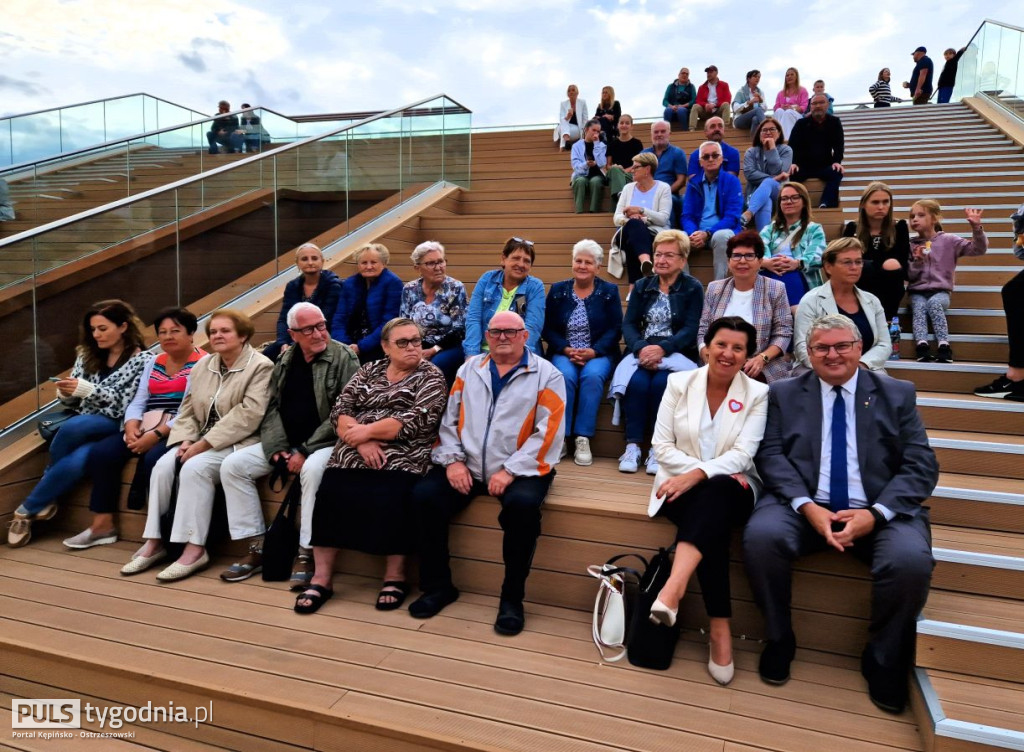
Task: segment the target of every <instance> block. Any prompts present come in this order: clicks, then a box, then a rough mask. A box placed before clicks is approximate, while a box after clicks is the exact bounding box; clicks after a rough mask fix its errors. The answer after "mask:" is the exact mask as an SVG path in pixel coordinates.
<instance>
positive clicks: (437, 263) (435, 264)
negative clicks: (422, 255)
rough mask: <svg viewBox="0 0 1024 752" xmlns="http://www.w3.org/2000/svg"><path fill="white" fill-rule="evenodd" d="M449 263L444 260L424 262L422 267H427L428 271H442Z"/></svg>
mask: <svg viewBox="0 0 1024 752" xmlns="http://www.w3.org/2000/svg"><path fill="white" fill-rule="evenodd" d="M447 264H448V262H447V261H445V260H444V259H441V260H440V261H424V262H423V263H422V264H420V266H425V267H427V268H428V269H440V268H441V267H442V266H447Z"/></svg>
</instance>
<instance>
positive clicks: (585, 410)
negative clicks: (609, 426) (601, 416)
mask: <svg viewBox="0 0 1024 752" xmlns="http://www.w3.org/2000/svg"><path fill="white" fill-rule="evenodd" d="M551 363H552V364H553V365H554V366H555V368H557V369H558V370H559V372H560V373H561V374H562V377H563V378H564V379H565V435H566V436H567V437H568V436H586V437H587V438H588V439H590V438H593V437H594V433H595V432H596V431H597V409H598V408H599V407H600V406H601V397H602V396H603V395H604V385H605V382H606V381H608V377H609V376H611V374H612V361H611V358H605V357H597V358H594V359H593V360H589V361H587V363H586V364H585V365H582V366H578V365H576V364H575V363H573V362H572V361H571V360H569V358H568V357H566V356H565V355H552V356H551ZM577 395H579V406H578V407H577V405H576V400H577ZM573 418H575V423H574V422H573Z"/></svg>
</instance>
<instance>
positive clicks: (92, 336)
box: [7, 300, 153, 546]
mask: <svg viewBox="0 0 1024 752" xmlns="http://www.w3.org/2000/svg"><path fill="white" fill-rule="evenodd" d="M79 343H80V344H79V346H78V357H77V358H76V359H75V365H74V367H73V368H72V369H71V375H70V376H69V377H67V378H64V379H61V380H60V381H58V382H57V395H58V397H59V398H60V401H61V402H62V403H64V405H65V406H66V407H69V408H71V409H73V410H74V411H75V412H77V413H78V415H76V416H75V417H73V418H71V419H70V420H67V421H65V422H64V423H63V424H62V425H61V427H60V431H58V432H57V435H56V437H54V439H53V443H52V444H51V445H50V464H49V466H48V467H47V468H46V470H45V471H44V472H43V477H42V478H41V479H40V480H39V483H37V484H36V487H35V488H34V489H32V493H30V494H29V495H28V498H26V499H25V501H24V502H22V504H21V506H19V507H18V508H17V510H15V512H14V520H13V522H11V528H10V531H9V532H8V535H7V543H8V544H9V545H11V546H24V545H25V544H26V543H28V542H29V540H30V539H31V538H32V521H33V520H48V519H51V518H52V517H53V516H54V515H55V514H57V502H56V500H57V499H58V498H59V497H60V496H61V495H63V494H65V493H67V492H68V491H70V490H71V489H72V488H73V487H74V485H75V484H76V483H77V482H78V481H79V480H81V479H82V478H83V477H85V472H86V461H87V459H88V456H89V450H90V448H91V447H92V445H93V444H94V443H95V442H97V441H99V440H100V439H104V438H106V437H107V436H109V435H111V434H113V433H117V432H118V431H119V430H120V429H121V421H122V419H123V418H124V411H125V410H126V409H127V407H128V403H130V402H131V400H132V397H133V396H134V395H135V390H136V389H137V388H138V386H139V378H140V377H141V376H142V372H143V370H144V369H145V367H146V364H147V363H148V362H149V361H150V359H151V358H152V357H153V356H152V354H151V353H148V352H146V351H145V350H144V349H143V340H142V322H140V321H139V318H138V316H136V315H135V310H134V309H133V308H132V307H131V306H130V305H128V304H127V303H125V302H124V301H122V300H102V301H100V302H99V303H95V304H93V305H92V306H91V307H90V308H89V310H87V311H86V312H85V315H84V316H83V317H82V328H81V335H80V338H79Z"/></svg>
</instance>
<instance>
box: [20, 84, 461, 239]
mask: <svg viewBox="0 0 1024 752" xmlns="http://www.w3.org/2000/svg"><path fill="white" fill-rule="evenodd" d="M441 98H444V99H447V100H448V101H450V102H452V103H453V104H454V105H456V106H458V107H460V108H461V109H462V110H463V112H465V113H472V110H470V109H469V108H467V107H466V106H465V105H463V104H461V103H460V102H457V101H456V100H454V99H452V98H451V97H449V96H448V95H447V94H443V93H442V94H435V95H434V96H432V97H427V98H426V99H421V100H419V101H418V102H414V103H412V104H409V105H405V106H403V107H396V108H395V109H393V110H387V111H385V112H382V113H380V114H377V115H373V116H372V117H368V118H364V119H363V120H359V121H357V122H355V123H349V124H348V125H344V126H342V127H340V128H336V129H334V130H331V131H327V132H325V133H321V134H319V135H316V136H309V137H307V138H304V139H302V140H301V141H294V142H292V143H290V144H286V145H284V146H281V147H279V148H277V149H274V150H273V151H266V152H260V153H259V154H254V155H253V156H251V157H246V158H245V159H240V160H238V161H236V162H231V163H230V164H226V165H221V166H220V167H215V168H214V169H212V170H207V171H206V172H201V173H199V174H198V175H193V176H191V177H187V178H182V179H181V180H176V181H175V182H173V183H168V184H167V185H162V186H160V187H158V188H151V189H149V190H148V191H143V192H142V193H137V194H135V195H134V196H126V197H125V198H122V199H118V200H117V201H112V202H111V203H109V204H104V205H103V206H97V207H93V208H92V209H86V210H85V211H82V212H79V213H78V214H72V215H71V216H70V217H63V218H61V219H57V220H54V221H53V222H50V223H48V224H45V225H41V226H39V227H34V228H32V229H30V230H25V231H23V232H19V233H18V234H17V235H12V236H11V237H9V238H4V239H3V240H0V249H2V248H4V247H6V246H9V245H13V244H15V243H20V242H22V241H25V240H29V239H30V238H34V237H36V236H37V235H42V234H44V233H47V232H50V231H51V230H55V229H57V228H59V227H64V226H66V225H70V224H73V223H75V222H81V221H82V220H84V219H88V218H89V217H94V216H98V215H100V214H106V213H107V212H109V211H112V210H114V209H119V208H121V207H122V206H127V205H128V204H133V203H135V202H137V201H142V200H144V199H147V198H151V197H153V196H156V195H159V194H161V193H165V192H167V191H172V190H176V189H177V188H180V187H182V186H185V185H189V184H191V183H196V182H199V181H201V180H207V179H209V178H211V177H213V176H215V175H219V174H221V173H224V172H228V171H229V170H233V169H235V168H236V167H238V166H240V165H248V164H249V163H250V162H251V163H253V164H255V163H256V162H258V161H260V160H261V159H272V158H276V157H277V156H279V155H281V154H283V153H285V152H287V151H290V150H291V149H297V148H299V147H301V146H304V145H305V144H309V143H313V142H314V141H319V140H321V139H325V138H329V137H330V136H336V135H338V134H339V133H344V132H345V131H349V130H354V129H356V128H359V127H362V126H364V125H366V124H368V123H372V122H374V121H376V120H382V119H385V118H389V117H391V116H392V115H397V114H399V113H403V112H407V111H408V110H412V109H414V108H416V107H419V106H420V105H424V104H426V103H427V102H432V101H434V100H436V99H441ZM268 112H269V110H268ZM211 119H212V118H211ZM197 122H202V121H197Z"/></svg>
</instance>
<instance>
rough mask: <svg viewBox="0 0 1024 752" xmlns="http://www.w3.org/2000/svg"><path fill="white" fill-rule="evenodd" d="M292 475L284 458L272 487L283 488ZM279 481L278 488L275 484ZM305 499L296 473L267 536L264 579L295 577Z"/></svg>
mask: <svg viewBox="0 0 1024 752" xmlns="http://www.w3.org/2000/svg"><path fill="white" fill-rule="evenodd" d="M287 477H288V461H287V460H280V461H278V463H277V467H275V469H274V472H273V473H272V474H271V476H270V488H271V490H273V491H279V490H280V489H281V488H282V487H283V486H284V483H285V480H286V479H287ZM275 483H279V484H280V485H279V486H278V487H277V488H274V484H275ZM301 499H302V481H300V480H299V476H297V475H296V476H295V478H294V479H293V480H292V484H291V486H289V487H288V494H287V495H286V496H285V498H284V501H282V502H281V506H280V507H279V508H278V510H277V514H276V515H275V516H274V521H273V522H271V523H270V527H268V528H267V532H266V533H265V534H264V536H263V581H264V582H282V581H284V580H288V579H291V576H292V562H293V561H294V560H295V554H297V553H298V551H299V530H298V528H297V527H296V521H297V518H298V516H299V503H300V501H301Z"/></svg>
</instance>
